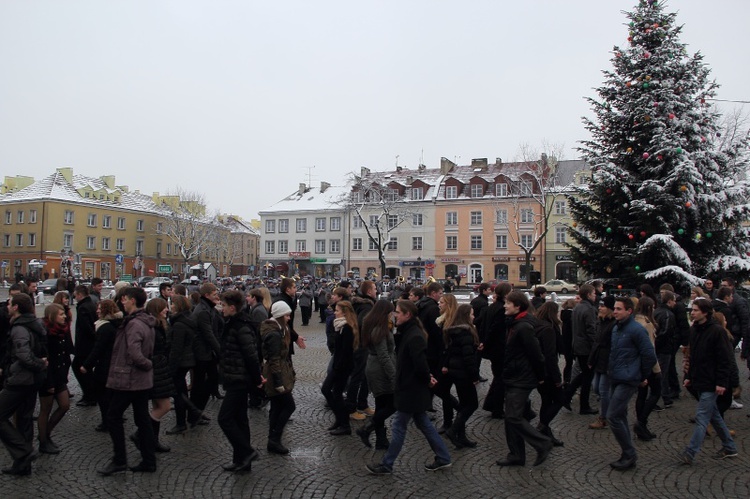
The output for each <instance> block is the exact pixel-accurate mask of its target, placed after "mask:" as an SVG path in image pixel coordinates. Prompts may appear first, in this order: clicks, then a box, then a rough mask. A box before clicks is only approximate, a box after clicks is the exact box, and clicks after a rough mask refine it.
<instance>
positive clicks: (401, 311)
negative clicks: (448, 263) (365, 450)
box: [367, 283, 452, 475]
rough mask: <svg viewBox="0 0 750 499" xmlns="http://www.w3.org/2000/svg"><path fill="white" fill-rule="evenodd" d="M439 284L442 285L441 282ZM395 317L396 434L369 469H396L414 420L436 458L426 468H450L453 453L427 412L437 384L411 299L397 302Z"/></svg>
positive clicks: (379, 472)
mask: <svg viewBox="0 0 750 499" xmlns="http://www.w3.org/2000/svg"><path fill="white" fill-rule="evenodd" d="M435 284H437V283H435ZM438 286H439V287H440V285H439V284H438ZM440 289H441V290H442V287H441V288H440ZM395 318H396V326H397V328H398V333H399V334H400V335H401V340H400V341H399V348H398V353H397V358H396V386H395V391H394V403H395V406H396V414H395V415H394V416H393V423H392V425H391V432H392V435H393V436H392V438H391V443H390V445H389V447H388V450H387V451H386V453H385V455H384V456H383V459H382V461H381V462H380V464H377V465H375V464H368V465H367V469H368V471H370V473H372V474H374V475H385V474H390V473H392V472H393V463H394V462H395V461H396V458H397V457H398V455H399V453H400V452H401V448H402V447H403V445H404V438H405V437H406V429H407V426H408V424H409V421H410V420H411V419H414V425H415V426H416V427H417V428H419V430H420V431H421V432H422V434H423V435H424V436H425V438H426V439H427V442H428V443H429V444H430V448H431V449H432V451H433V452H434V453H435V460H434V461H433V462H432V463H431V464H426V465H425V469H426V470H427V471H436V470H439V469H442V468H447V467H449V466H451V464H452V463H451V456H450V454H449V452H448V448H447V447H446V445H445V442H443V439H442V438H440V435H438V433H437V430H436V429H435V427H434V426H433V425H432V423H431V422H430V418H429V417H428V416H427V412H426V411H427V409H428V408H429V407H430V398H431V395H430V388H432V387H434V386H435V384H436V383H437V380H436V379H435V378H434V376H432V374H430V367H429V365H428V364H427V342H426V341H425V331H424V330H423V329H422V328H421V327H419V323H418V322H417V320H416V318H417V309H416V307H415V306H414V304H413V303H411V302H408V301H405V300H400V301H399V302H398V304H397V305H396V313H395Z"/></svg>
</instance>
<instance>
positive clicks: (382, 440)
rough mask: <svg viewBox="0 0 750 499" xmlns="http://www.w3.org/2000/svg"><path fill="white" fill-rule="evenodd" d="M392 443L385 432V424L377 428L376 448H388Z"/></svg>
mask: <svg viewBox="0 0 750 499" xmlns="http://www.w3.org/2000/svg"><path fill="white" fill-rule="evenodd" d="M390 445H391V443H390V442H389V441H388V435H387V434H386V432H385V426H383V427H381V428H377V429H376V430H375V448H376V449H377V450H388V447H390Z"/></svg>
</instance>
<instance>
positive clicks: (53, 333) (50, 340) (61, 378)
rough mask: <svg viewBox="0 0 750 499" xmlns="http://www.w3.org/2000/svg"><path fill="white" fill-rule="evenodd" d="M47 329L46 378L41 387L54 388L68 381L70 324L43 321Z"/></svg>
mask: <svg viewBox="0 0 750 499" xmlns="http://www.w3.org/2000/svg"><path fill="white" fill-rule="evenodd" d="M44 327H45V329H46V330H47V361H48V363H49V365H48V366H47V378H46V380H45V382H44V385H43V387H42V388H43V389H49V388H56V387H60V386H63V385H65V384H67V383H68V371H70V356H71V355H72V354H73V344H72V343H71V341H70V326H69V325H67V326H66V325H60V324H50V323H48V322H47V321H46V320H45V321H44Z"/></svg>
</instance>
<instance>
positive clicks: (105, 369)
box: [83, 312, 122, 384]
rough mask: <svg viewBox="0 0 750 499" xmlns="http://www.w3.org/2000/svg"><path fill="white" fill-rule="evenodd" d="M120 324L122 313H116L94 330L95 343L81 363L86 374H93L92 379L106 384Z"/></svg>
mask: <svg viewBox="0 0 750 499" xmlns="http://www.w3.org/2000/svg"><path fill="white" fill-rule="evenodd" d="M121 324H122V312H118V313H117V317H115V318H112V319H110V320H108V321H106V322H104V323H102V324H101V325H100V326H98V328H97V329H96V343H95V344H94V349H93V350H91V353H90V354H89V356H88V357H86V360H84V361H83V367H85V368H86V371H88V372H92V371H93V372H94V377H95V378H97V379H100V380H104V383H105V384H106V381H107V377H108V376H109V366H110V365H111V363H112V349H113V348H114V346H115V338H116V337H117V330H118V329H119V327H120V325H121Z"/></svg>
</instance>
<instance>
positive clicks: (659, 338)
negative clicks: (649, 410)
mask: <svg viewBox="0 0 750 499" xmlns="http://www.w3.org/2000/svg"><path fill="white" fill-rule="evenodd" d="M676 301H677V297H676V296H675V294H674V293H672V292H671V291H663V292H661V300H660V301H659V302H658V305H657V307H656V310H654V319H656V322H657V324H659V328H658V329H657V330H656V340H655V345H654V347H655V348H656V358H657V359H659V369H661V372H662V376H661V397H662V400H663V401H664V408H665V409H669V408H670V407H672V406H673V405H674V401H673V399H674V397H675V395H677V396H679V392H678V393H677V394H673V393H672V390H671V389H670V387H669V372H670V370H671V369H672V352H674V345H675V343H678V341H677V319H676V318H675V316H674V312H672V310H673V309H674V308H675V302H676Z"/></svg>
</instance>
